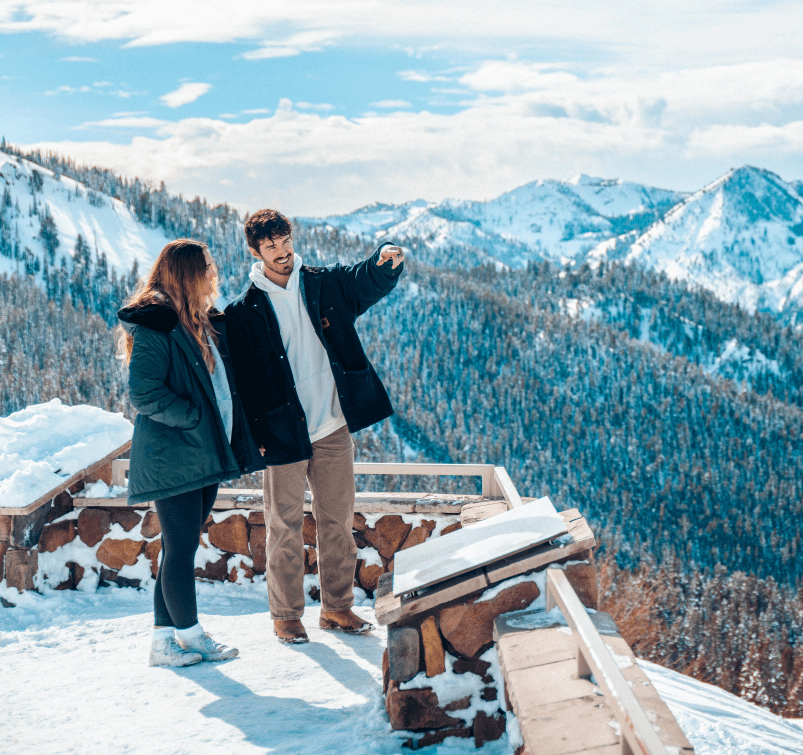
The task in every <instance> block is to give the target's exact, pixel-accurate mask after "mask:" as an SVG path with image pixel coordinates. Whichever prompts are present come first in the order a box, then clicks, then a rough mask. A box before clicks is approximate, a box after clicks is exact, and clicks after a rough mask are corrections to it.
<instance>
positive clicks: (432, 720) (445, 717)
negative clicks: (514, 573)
mask: <svg viewBox="0 0 803 755" xmlns="http://www.w3.org/2000/svg"><path fill="white" fill-rule="evenodd" d="M592 559H593V556H592V553H591V551H585V552H581V553H578V554H574V555H572V556H571V557H569V558H567V559H561V560H556V561H555V562H553V563H554V564H555V565H559V564H563V568H564V570H565V572H566V575H567V577H568V578H569V581H570V582H571V584H572V586H573V587H574V589H575V592H577V594H578V596H579V597H580V599H581V600H582V602H583V604H584V605H585V606H586V607H588V608H592V609H596V608H597V582H596V569H595V567H594V565H593V561H592ZM545 569H546V566H543V567H541V568H539V569H537V570H533V571H531V572H526V573H524V574H523V575H522V576H528V575H532V574H536V573H537V575H538V576H537V577H534V578H533V579H529V580H524V581H520V580H519V579H518V578H513V579H510V580H507V582H503V583H501V584H500V585H497V586H495V587H494V588H493V589H492V590H484V589H480V590H476V591H474V592H472V593H470V594H468V595H463V596H461V597H458V598H456V599H454V600H451V601H447V602H444V603H443V604H442V605H439V606H437V607H436V608H432V609H430V610H428V611H426V612H424V613H421V614H418V615H416V616H414V617H412V618H410V619H408V620H403V621H402V622H399V623H394V624H390V625H389V626H388V647H387V650H386V651H385V655H384V658H383V664H382V672H383V688H384V693H385V706H386V708H387V711H388V716H389V717H390V722H391V726H392V727H393V728H394V729H396V730H408V731H414V732H419V736H418V737H416V738H411V739H410V740H408V743H407V744H408V746H409V747H414V748H419V747H424V746H427V745H431V744H437V743H439V742H442V741H443V740H444V739H446V738H447V737H463V738H473V739H474V743H475V745H476V746H477V747H481V746H482V745H483V744H484V743H485V742H487V741H490V740H495V739H499V738H500V737H501V736H502V734H503V733H504V731H505V723H506V715H505V710H506V709H508V708H509V706H507V705H506V702H505V694H504V689H502V687H503V682H502V680H501V676H500V675H499V674H498V672H496V673H493V672H495V671H496V656H495V650H494V638H493V622H494V619H495V618H496V617H497V616H500V615H501V614H506V613H510V612H511V611H519V610H523V609H526V608H528V607H531V606H532V604H533V603H534V602H535V601H536V600H537V599H538V598H539V597H540V596H541V594H542V588H539V583H540V584H541V585H543V582H544V579H543V578H538V577H544V576H545V574H543V572H544V570H545ZM507 583H511V584H510V586H509V587H508V586H506V584H507ZM391 590H392V575H390V574H388V575H386V576H384V577H383V578H381V579H380V584H379V589H378V591H377V597H382V596H383V595H386V594H388V593H389V592H390V591H391ZM483 593H485V594H483ZM488 595H492V597H490V598H488V597H487V596H488ZM454 674H459V675H464V674H469V675H472V676H473V678H470V679H465V680H462V683H461V684H460V685H459V686H460V689H472V690H473V692H472V694H469V695H466V696H464V697H462V698H459V699H457V700H452V699H447V700H441V699H439V696H438V693H437V692H436V689H441V690H444V691H446V692H447V694H448V692H449V691H450V690H451V689H453V688H455V687H457V685H455V684H454V676H453V675H454ZM426 680H430V683H429V685H427V681H426ZM412 684H415V686H412ZM450 697H451V695H450Z"/></svg>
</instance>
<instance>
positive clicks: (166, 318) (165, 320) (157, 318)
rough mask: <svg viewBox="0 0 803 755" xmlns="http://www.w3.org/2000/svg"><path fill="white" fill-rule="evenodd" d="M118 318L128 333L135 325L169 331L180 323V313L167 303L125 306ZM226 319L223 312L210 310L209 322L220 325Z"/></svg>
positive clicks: (161, 331)
mask: <svg viewBox="0 0 803 755" xmlns="http://www.w3.org/2000/svg"><path fill="white" fill-rule="evenodd" d="M117 319H118V320H120V325H121V326H122V327H123V330H125V331H126V333H130V332H131V331H132V330H133V329H134V327H138V326H141V327H144V328H150V330H155V331H156V332H157V333H169V332H170V331H171V330H173V328H175V327H176V325H178V314H177V312H176V310H175V309H173V307H171V306H169V305H167V304H146V305H145V306H142V307H123V308H122V309H121V310H120V311H119V312H118V313H117ZM224 320H225V317H224V315H223V313H222V312H219V311H218V310H216V309H213V310H210V312H209V322H211V323H212V324H213V325H219V324H220V323H222V322H223V321H224Z"/></svg>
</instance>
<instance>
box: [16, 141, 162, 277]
mask: <svg viewBox="0 0 803 755" xmlns="http://www.w3.org/2000/svg"><path fill="white" fill-rule="evenodd" d="M34 171H36V172H37V173H38V174H39V176H40V177H41V179H42V182H41V184H42V185H41V189H40V190H35V191H34V185H35V183H36V182H35V180H32V179H33V173H34ZM6 189H7V190H8V191H9V193H10V195H11V203H12V209H11V224H12V230H13V231H16V232H17V233H18V235H19V243H20V248H22V249H24V248H25V247H28V248H29V249H30V250H31V252H32V253H33V254H34V255H35V256H36V257H38V258H39V259H40V260H41V259H42V257H43V255H44V246H43V244H42V241H41V239H40V238H39V229H40V218H39V216H38V215H33V214H32V207H33V205H34V202H36V204H37V205H41V208H42V209H41V210H40V214H42V213H43V212H44V208H45V207H47V209H48V210H49V211H50V214H51V215H52V216H53V220H54V221H55V224H56V228H57V230H58V238H59V242H60V245H59V248H58V250H57V252H56V265H58V264H59V258H60V257H62V256H64V255H71V254H72V252H73V250H74V248H75V242H76V239H77V238H78V234H81V235H82V236H83V237H84V239H85V240H86V242H87V243H88V244H89V248H90V250H91V251H92V254H93V257H94V254H95V250H97V252H98V253H105V255H106V258H107V260H108V263H109V265H110V267H112V268H115V269H116V270H117V272H118V274H120V273H127V272H129V271H130V269H131V265H132V264H133V262H134V260H138V262H139V268H140V270H146V269H147V268H148V267H149V266H150V265H151V264H152V263H153V260H154V259H155V258H156V255H157V254H158V253H159V251H160V250H161V249H162V247H163V246H164V245H165V244H166V243H167V241H168V239H167V238H166V237H165V235H164V233H162V231H161V229H159V228H148V227H146V226H145V225H143V224H142V223H140V222H139V220H137V218H136V216H135V215H134V214H133V213H132V212H131V210H130V209H129V208H128V207H127V206H126V205H125V204H124V203H123V202H121V201H120V200H119V199H113V198H112V197H109V196H107V195H105V194H101V193H99V192H92V191H90V190H88V189H87V187H86V186H84V185H83V184H81V183H79V182H78V181H74V180H73V179H72V178H68V177H67V176H57V175H55V174H54V173H53V172H52V171H50V170H48V169H47V168H42V167H41V166H39V165H35V164H34V163H31V162H29V161H27V160H24V159H22V158H19V157H15V156H13V155H7V154H6V153H4V152H0V194H2V193H3V192H4V190H6ZM17 207H18V208H19V212H17ZM18 270H19V262H18V261H17V260H14V259H10V258H8V257H4V256H2V255H0V273H4V272H7V273H12V272H17V271H18Z"/></svg>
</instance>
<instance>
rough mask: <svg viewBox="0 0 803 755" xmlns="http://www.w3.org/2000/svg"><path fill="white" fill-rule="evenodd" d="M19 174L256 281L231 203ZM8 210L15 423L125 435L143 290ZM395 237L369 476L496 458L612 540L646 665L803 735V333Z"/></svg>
mask: <svg viewBox="0 0 803 755" xmlns="http://www.w3.org/2000/svg"><path fill="white" fill-rule="evenodd" d="M2 149H4V150H5V151H7V152H9V153H15V154H20V153H18V152H15V151H14V150H13V149H12V148H11V147H10V146H9V145H5V146H3V147H2ZM21 156H23V157H25V158H26V159H29V160H32V161H34V162H36V163H38V164H40V165H42V166H43V167H46V168H49V169H50V170H53V171H56V172H58V173H60V174H63V175H68V176H70V177H72V178H75V179H76V180H78V181H81V182H82V183H83V184H85V185H86V186H87V187H88V188H89V189H90V190H92V191H94V192H96V193H97V197H98V200H97V201H100V202H102V201H104V200H103V195H106V196H114V197H118V198H120V199H122V200H123V201H125V202H126V203H127V204H129V205H130V206H131V207H132V208H134V209H135V211H136V214H137V217H138V218H139V219H140V221H141V222H142V223H145V224H149V225H152V226H158V227H161V228H163V229H164V231H165V233H166V234H167V235H168V236H170V237H179V236H189V237H193V238H199V239H202V240H204V241H206V242H207V243H208V244H209V246H210V250H211V252H212V255H213V257H214V259H215V260H216V262H217V264H218V267H219V271H220V281H219V282H220V288H221V291H222V294H223V295H224V297H231V296H233V295H235V294H236V293H238V292H239V290H241V288H242V287H243V286H244V285H245V283H246V282H247V271H248V268H249V267H250V264H251V262H250V260H251V258H250V257H249V256H247V253H246V250H245V241H244V237H243V234H242V223H243V218H242V217H240V216H239V215H238V213H237V212H236V211H234V210H233V209H232V208H230V207H228V206H226V205H218V206H210V205H208V204H207V203H206V202H204V201H203V200H200V199H194V200H192V201H186V200H184V199H183V198H181V197H176V196H172V195H170V194H168V193H167V191H166V190H165V188H164V186H160V187H158V188H155V187H153V186H151V185H150V184H149V183H147V182H143V181H140V180H138V179H132V180H129V179H125V178H122V177H119V176H117V175H116V174H114V173H113V172H112V171H109V170H105V169H98V168H88V167H79V166H76V164H75V163H73V162H72V161H69V160H65V159H62V158H59V157H57V156H54V155H46V156H43V155H41V154H38V153H36V154H25V155H21ZM35 190H36V189H35V187H32V191H35ZM14 211H15V208H14V207H13V205H11V204H8V205H6V204H5V202H3V203H2V205H0V253H2V254H4V255H5V256H6V257H14V258H15V259H18V260H21V269H20V273H19V274H18V275H14V276H11V277H0V374H2V376H3V379H2V384H1V385H0V415H2V416H5V415H7V414H9V413H10V412H13V411H16V410H18V409H21V408H23V407H24V406H27V405H29V404H33V403H38V402H42V401H47V400H49V399H51V398H54V397H60V398H62V400H64V401H65V402H67V403H91V404H94V405H96V406H100V407H102V408H104V409H108V410H111V411H123V412H124V413H126V415H128V416H131V409H130V407H129V406H128V404H127V402H126V399H125V376H124V373H123V372H122V370H121V366H120V363H119V362H118V361H117V360H116V359H115V357H114V354H113V352H114V336H113V330H112V329H113V327H114V325H115V319H116V318H115V314H114V313H115V312H116V309H117V308H118V307H119V306H120V304H121V303H122V300H123V299H124V297H125V295H126V292H128V291H130V290H131V288H132V287H133V285H134V283H135V281H136V279H137V277H138V275H139V272H140V271H138V270H136V269H133V270H131V271H128V272H127V273H126V274H125V275H122V276H121V275H119V274H117V273H116V272H114V271H109V268H108V265H107V264H106V263H105V260H104V259H102V258H101V257H98V256H97V255H96V254H94V255H93V253H92V251H91V250H90V249H89V247H88V245H86V243H85V242H83V243H82V240H80V239H79V243H76V246H75V248H74V249H72V250H69V251H70V258H71V260H72V261H71V262H68V261H66V260H65V261H64V263H63V264H59V265H56V264H54V261H55V257H54V256H52V255H51V254H50V252H49V248H53V249H54V251H55V247H54V243H57V242H58V237H57V235H54V234H56V229H53V228H51V225H52V218H51V219H50V220H49V221H48V220H47V217H48V213H47V210H46V207H40V208H39V215H40V217H39V220H40V223H41V225H42V228H43V229H44V230H43V231H40V239H41V243H42V248H41V249H39V250H35V252H36V253H35V254H33V255H32V256H31V257H30V258H28V257H25V256H24V255H25V250H22V251H20V250H19V249H16V248H15V244H14V231H13V227H14V226H13V214H14ZM54 239H55V241H54ZM398 241H400V242H402V243H404V245H405V246H406V247H407V248H408V249H409V254H408V261H407V262H406V263H405V265H406V269H405V273H404V276H403V278H402V280H401V282H400V284H399V287H398V289H397V290H396V291H395V292H394V293H393V294H391V295H390V296H389V297H388V298H387V299H386V300H384V301H383V302H381V303H380V304H379V305H377V306H376V307H374V308H373V309H371V310H369V312H368V313H367V314H366V315H364V316H363V317H362V318H361V319H360V321H359V324H358V328H359V330H360V333H361V336H362V338H363V343H364V345H365V346H366V349H367V351H368V354H369V356H370V358H371V360H372V362H373V364H374V366H375V367H376V369H377V371H378V372H379V374H380V377H382V379H383V381H384V383H385V385H386V387H387V388H388V392H389V394H390V396H391V398H392V400H393V403H394V406H395V409H396V415H395V416H394V417H393V418H392V419H391V420H389V421H386V422H384V423H382V424H380V425H378V426H375V427H374V428H371V429H369V430H367V431H364V432H362V433H360V434H358V435H357V436H356V438H355V441H356V443H357V448H358V458H359V459H360V460H362V461H399V460H403V459H405V460H406V459H410V458H415V459H416V460H417V461H433V462H466V463H494V464H496V465H501V466H504V467H506V469H507V470H508V472H509V474H510V476H511V478H512V479H513V481H514V483H515V484H516V486H517V488H518V489H519V491H520V492H521V494H522V495H526V496H541V495H549V496H550V497H551V498H552V500H553V502H554V503H555V504H556V505H557V507H558V508H568V507H574V506H576V507H578V508H579V509H580V510H581V512H583V514H584V515H585V516H586V517H587V519H588V520H589V522H590V524H591V525H592V527H593V528H594V530H595V532H596V533H597V535H598V540H599V542H600V547H599V552H598V554H597V558H598V560H599V563H600V566H601V574H602V576H603V579H602V585H601V587H602V591H603V608H604V609H605V610H609V611H610V612H611V613H613V615H614V617H615V618H616V619H617V621H618V622H619V623H620V627H622V629H623V633H624V634H625V636H626V639H628V641H629V642H630V643H631V644H632V645H633V646H634V648H635V649H636V652H637V653H638V654H640V655H642V656H643V657H647V658H650V659H651V660H656V661H657V662H659V663H663V664H664V665H667V666H670V667H673V668H676V669H678V670H681V671H685V672H687V673H691V674H692V675H694V676H696V677H698V678H701V679H703V680H704V681H709V682H712V683H715V684H719V685H720V686H722V687H724V688H726V689H728V690H730V691H734V692H737V693H739V694H741V695H742V696H744V697H746V698H747V699H750V700H754V701H756V702H758V703H759V704H762V705H765V706H766V707H768V708H770V709H772V710H774V711H776V712H781V713H783V714H784V715H789V716H797V717H800V716H803V688H802V687H801V683H802V682H801V679H802V678H803V600H801V597H800V587H801V586H802V585H803V561H801V559H800V558H799V557H798V554H799V551H800V540H801V520H802V519H803V517H802V516H801V506H803V503H801V502H802V501H803V489H802V488H803V441H802V440H801V429H803V356H802V355H803V351H802V350H801V346H803V336H801V334H800V333H799V332H797V331H795V330H793V329H791V328H789V327H786V326H783V325H782V324H780V323H778V322H777V321H776V320H775V319H774V318H773V317H772V316H771V315H768V314H763V313H755V314H754V313H750V312H747V311H745V310H743V309H741V308H739V307H738V306H734V305H730V304H725V303H722V302H720V301H718V300H717V299H715V298H714V297H713V296H712V295H711V294H709V293H706V292H703V291H698V290H693V289H690V288H689V287H687V286H685V285H682V284H678V283H675V282H672V281H670V280H668V279H667V278H665V277H664V276H661V275H656V274H654V273H651V272H649V271H646V270H643V269H640V268H636V267H627V266H624V265H619V264H617V265H607V266H601V267H598V268H596V269H591V268H589V267H587V266H586V267H582V268H580V269H572V268H561V267H558V266H556V265H554V264H552V263H549V262H533V263H531V264H530V265H529V266H528V267H527V268H526V269H524V270H505V269H497V267H495V266H491V265H474V264H473V261H476V260H477V259H479V258H480V255H479V254H477V255H473V254H472V252H471V250H468V253H466V250H460V249H446V250H439V251H437V252H435V251H432V250H431V249H429V248H427V247H425V245H424V244H423V242H420V241H418V240H416V239H404V240H398ZM295 243H296V250H297V251H298V253H299V254H300V255H301V257H302V258H303V259H304V261H305V262H306V263H309V264H316V265H320V264H329V263H332V262H336V261H340V262H343V263H350V262H353V261H356V260H359V259H363V258H365V257H367V256H368V255H369V254H370V253H371V251H372V250H373V248H374V242H373V240H370V239H367V238H361V237H355V236H352V235H349V234H345V233H340V232H338V231H336V230H333V229H331V228H329V227H326V226H323V225H316V224H313V223H309V222H304V223H298V224H296V228H295ZM28 251H29V252H30V251H31V250H28ZM20 255H22V256H20ZM33 258H35V259H36V260H37V261H38V260H39V259H42V260H44V261H45V262H46V263H47V264H46V265H45V266H44V268H43V267H42V265H40V266H39V267H37V264H36V263H35V262H33V261H32V259H33ZM37 280H38V281H41V282H37ZM737 347H738V348H737ZM734 349H736V350H737V351H738V350H739V349H740V350H741V351H740V353H741V355H742V356H741V357H739V358H738V359H725V358H723V355H724V354H728V353H733V352H734ZM413 479H414V478H413ZM246 482H247V481H244V483H243V484H245V483H246ZM360 483H361V485H363V486H371V487H382V488H385V489H387V488H389V487H392V486H400V487H401V486H408V487H411V486H412V487H419V486H420V485H421V481H416V482H415V483H413V482H411V479H410V478H401V479H394V480H390V479H387V480H384V481H381V482H380V481H377V480H375V479H374V480H361V481H360ZM248 484H249V485H252V484H253V481H250V482H249V483H248ZM425 484H427V485H432V486H433V489H435V487H434V486H438V488H437V489H440V490H444V488H445V487H446V488H450V489H459V490H465V491H467V492H475V491H474V490H473V489H471V490H469V489H468V487H467V483H466V482H465V481H461V480H459V479H456V480H441V481H439V482H438V481H434V480H429V481H425ZM469 487H470V486H469Z"/></svg>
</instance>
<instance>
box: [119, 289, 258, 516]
mask: <svg viewBox="0 0 803 755" xmlns="http://www.w3.org/2000/svg"><path fill="white" fill-rule="evenodd" d="M117 316H118V318H119V320H120V323H121V325H122V327H123V329H124V330H125V331H126V332H128V333H130V334H131V335H133V337H134V347H133V351H132V353H131V362H130V364H129V367H128V395H129V398H130V400H131V404H132V405H133V406H134V408H135V409H136V410H137V412H138V414H137V417H136V420H135V421H134V438H133V441H132V443H131V469H130V472H129V481H128V493H129V495H128V503H129V504H134V503H142V502H145V501H154V500H159V499H162V498H168V497H170V496H174V495H179V494H180V493H186V492H188V491H190V490H196V489H198V488H202V487H205V486H206V485H212V484H214V483H217V482H224V481H226V480H232V479H234V478H236V477H240V476H241V475H243V474H248V473H249V472H254V471H257V470H259V469H264V468H265V462H264V460H263V459H262V455H261V454H260V452H259V448H258V447H257V445H256V444H255V443H254V440H253V438H252V437H251V433H250V432H249V430H248V423H247V421H246V419H245V414H244V412H243V408H242V404H241V403H240V400H239V396H238V394H237V388H236V385H235V382H234V374H233V370H232V367H231V359H230V357H229V353H228V349H227V344H226V318H225V317H224V316H223V315H216V316H214V317H211V318H210V322H211V323H212V327H214V329H215V332H217V333H218V336H219V344H218V351H219V352H220V357H221V359H222V360H223V363H224V365H225V366H226V374H227V377H228V381H229V388H230V389H231V395H232V405H233V410H234V421H233V429H232V439H231V443H229V441H228V438H227V437H226V431H225V428H224V426H223V420H222V418H221V416H220V411H219V410H218V405H217V400H216V398H215V390H214V388H213V387H212V380H211V378H210V377H209V372H208V370H207V368H206V364H205V363H204V361H203V358H202V356H201V350H200V348H198V344H197V343H196V342H195V339H194V338H193V337H192V336H190V335H189V334H188V333H187V332H186V331H185V330H184V328H183V327H182V326H181V325H180V324H179V322H178V315H177V314H176V311H175V310H174V309H173V308H172V307H169V306H166V305H160V304H153V305H148V306H145V307H139V308H130V307H126V308H124V309H121V310H120V311H119V312H118V313H117Z"/></svg>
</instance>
